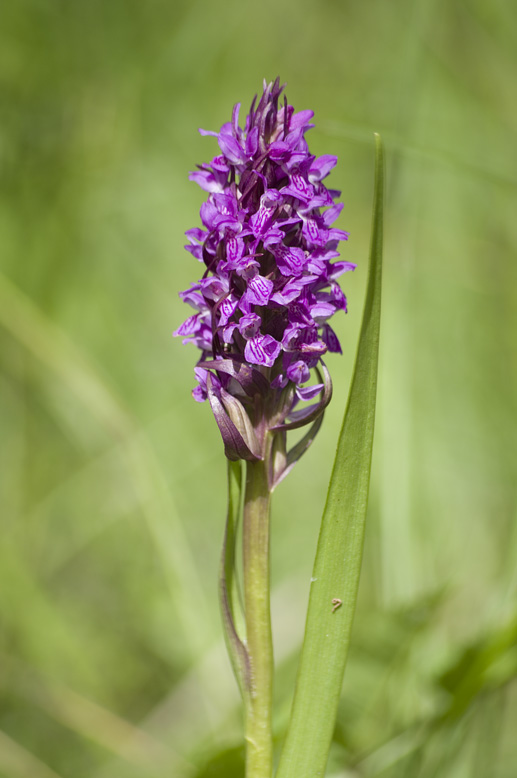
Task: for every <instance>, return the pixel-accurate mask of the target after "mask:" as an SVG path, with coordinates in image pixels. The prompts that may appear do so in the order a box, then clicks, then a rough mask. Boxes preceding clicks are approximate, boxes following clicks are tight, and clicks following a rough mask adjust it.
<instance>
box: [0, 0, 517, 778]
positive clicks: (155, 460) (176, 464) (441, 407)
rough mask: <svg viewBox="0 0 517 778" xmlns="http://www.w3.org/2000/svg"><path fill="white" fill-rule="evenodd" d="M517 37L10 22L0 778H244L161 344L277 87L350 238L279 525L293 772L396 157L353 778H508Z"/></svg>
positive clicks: (516, 608) (216, 453) (513, 689)
mask: <svg viewBox="0 0 517 778" xmlns="http://www.w3.org/2000/svg"><path fill="white" fill-rule="evenodd" d="M516 60H517V17H516V12H515V8H514V6H513V4H512V3H511V2H510V0H490V2H489V0H459V2H456V3H450V2H446V1H445V0H399V2H393V3H386V2H381V0H370V1H369V2H364V3H359V2H348V1H345V2H337V0H320V2H318V3H310V2H308V0H300V1H299V2H298V3H296V4H294V3H288V2H274V3H273V2H271V0H264V2H263V3H261V4H260V7H259V6H258V5H257V4H252V3H247V2H242V0H239V1H238V0H228V2H227V3H226V4H224V5H221V4H217V3H209V2H208V0H198V2H195V1H194V2H186V0H174V2H169V1H166V0H149V1H148V2H139V1H138V0H109V2H105V1H104V0H87V1H86V0H73V1H72V2H70V0H7V1H6V2H5V3H3V4H2V8H1V10H0V87H1V88H0V113H1V121H0V187H1V195H0V254H1V274H0V430H1V438H0V439H1V446H0V491H1V513H2V516H1V520H2V529H1V538H2V539H1V542H0V622H1V632H0V661H1V674H0V776H2V778H29V777H30V778H158V776H160V778H163V776H165V775H167V776H174V778H176V777H177V778H209V777H211V776H214V778H215V776H220V777H221V778H235V777H237V776H239V777H240V776H242V725H241V719H240V710H239V700H238V695H237V690H236V686H235V683H234V680H233V678H232V676H231V671H230V669H229V663H228V661H227V659H226V657H225V654H224V648H223V641H222V635H221V629H220V625H219V614H218V606H217V595H216V578H217V567H218V558H219V548H220V544H221V539H222V530H223V516H224V501H225V495H224V484H225V463H224V461H223V456H222V446H221V442H220V440H219V438H218V433H217V431H216V428H215V424H214V422H213V420H212V419H211V415H210V411H209V409H208V408H207V407H205V406H199V405H197V404H196V403H194V401H193V400H192V399H191V397H190V388H191V386H192V385H193V374H192V367H193V364H194V360H195V358H196V355H195V353H194V349H192V348H183V347H182V346H181V344H180V342H179V341H173V340H171V338H170V332H171V331H172V329H174V328H175V327H176V326H178V324H179V323H180V322H181V321H182V320H183V318H184V316H185V310H184V306H183V304H182V303H181V302H180V301H179V299H178V297H177V292H178V290H179V289H183V288H185V287H186V286H187V285H188V284H189V283H190V281H191V280H193V279H194V278H195V277H196V272H197V267H196V265H195V263H193V261H192V259H191V257H190V256H189V255H188V254H187V253H186V252H184V251H183V248H182V246H183V232H184V231H185V230H186V229H188V228H189V227H191V226H194V225H195V224H197V223H198V209H199V205H200V203H201V201H202V194H201V193H200V191H199V190H197V187H196V186H195V185H194V184H189V182H188V181H187V174H188V171H189V170H190V169H192V167H193V165H194V164H195V163H196V162H201V161H204V160H208V159H209V158H211V156H212V154H213V153H215V145H214V142H213V140H212V139H210V138H201V137H200V136H199V135H198V134H197V132H196V128H197V127H200V126H201V127H206V128H207V129H218V128H219V127H220V125H221V124H222V123H223V122H224V121H226V120H227V119H228V117H229V115H230V111H231V107H232V105H233V103H234V102H236V101H237V100H242V101H243V104H244V106H247V104H248V103H249V102H250V101H251V98H252V96H253V94H254V93H255V92H256V91H257V90H259V89H260V85H261V81H262V78H263V77H267V78H268V79H269V78H274V77H275V76H276V75H277V73H278V74H279V75H280V77H281V78H282V79H283V80H285V81H287V82H288V89H287V94H288V97H289V100H290V102H291V103H293V104H294V105H295V106H296V107H297V108H298V109H302V108H308V107H311V108H313V109H314V110H315V112H316V123H317V127H316V129H315V130H313V131H311V136H312V137H311V138H310V141H311V148H313V149H314V151H315V152H316V153H335V154H338V156H339V158H340V163H339V166H338V168H337V171H336V172H334V173H333V177H332V181H333V183H334V185H335V186H337V187H339V188H341V189H342V190H343V197H344V200H345V203H346V208H345V211H344V215H343V217H342V218H341V221H340V226H343V227H346V228H347V229H349V230H350V232H351V239H350V241H349V244H348V246H347V248H346V250H345V255H346V258H347V259H350V260H355V261H357V262H358V263H359V267H358V269H357V271H356V272H355V273H354V274H353V275H352V276H351V277H350V278H347V279H346V284H345V286H346V292H347V294H348V296H349V304H350V313H349V314H348V316H346V317H345V316H343V317H342V318H341V320H340V321H339V325H338V327H337V329H338V331H339V334H340V337H341V338H342V341H343V343H344V348H345V354H344V356H343V357H342V358H339V357H335V358H334V359H333V360H332V361H331V363H330V368H331V371H332V374H333V377H334V383H335V398H334V401H333V403H332V406H331V408H330V409H329V412H328V414H327V420H326V423H325V425H324V429H323V431H322V432H321V434H320V437H319V439H318V441H317V442H316V444H315V446H314V448H313V449H312V450H311V452H310V454H309V455H308V456H307V457H306V459H305V460H303V461H302V462H301V463H300V465H299V466H298V467H297V469H296V470H295V471H294V472H293V474H292V475H291V476H290V477H289V479H287V481H286V482H285V483H284V484H283V485H282V486H281V487H280V488H279V490H278V493H277V494H276V495H275V505H274V516H273V520H274V530H273V533H274V534H273V568H274V569H273V589H274V593H273V611H274V621H275V650H276V655H277V663H278V672H277V677H278V682H277V688H276V695H277V718H276V733H277V737H278V742H279V743H280V742H281V739H282V735H283V732H284V729H285V723H286V720H287V716H288V713H289V705H290V699H291V694H292V689H293V681H294V675H295V669H296V660H297V656H298V649H299V642H300V638H301V635H302V631H303V622H304V610H305V605H306V600H307V595H308V587H309V578H310V574H311V566H312V558H313V553H314V549H315V540H316V537H317V531H318V523H319V518H320V515H321V510H322V506H323V501H324V496H325V489H326V482H327V479H328V473H329V467H330V463H331V461H332V458H333V449H334V446H335V440H336V436H337V428H338V425H339V423H340V419H341V415H342V413H343V409H344V402H345V397H346V392H347V387H348V380H349V376H350V370H351V362H352V359H353V353H354V349H355V339H356V336H357V332H358V325H359V319H360V313H361V307H362V300H363V293H364V287H365V278H366V257H367V250H368V240H369V223H370V207H371V196H372V177H373V140H372V133H373V131H379V132H380V133H381V134H382V136H383V138H384V141H385V144H386V147H387V151H388V171H387V173H388V191H387V202H386V219H387V227H386V253H385V268H386V270H385V297H384V311H383V317H384V318H383V332H382V343H381V352H382V353H381V380H380V387H379V404H378V426H377V432H376V448H375V455H374V466H373V483H372V494H371V500H370V511H369V519H368V521H369V525H368V530H367V542H366V556H365V564H364V570H363V577H362V582H361V594H360V603H359V610H358V615H357V619H356V624H355V629H354V636H353V645H352V651H351V657H350V661H349V664H348V668H347V673H346V679H345V685H344V689H343V697H342V705H341V709H340V715H339V720H338V725H337V728H336V734H335V744H334V747H333V751H332V754H331V761H330V763H329V776H333V778H352V777H353V778H359V777H361V778H363V777H364V778H373V776H383V777H384V778H431V777H434V776H440V778H488V777H490V778H515V774H516V764H517V741H516V739H515V732H516V731H517V683H516V675H517V597H516V594H517V572H516V571H517V529H516V526H517V525H516V521H515V519H516V512H517V499H516V498H517V453H516V452H517V446H516V443H517V440H516V438H517V436H516V424H515V419H516V412H517V408H516V405H517V338H516V333H517V264H516V262H515V249H516V246H517V220H516V218H515V214H516V210H517V186H516V184H517V172H516V171H517V151H516V144H515V137H516V132H517V102H516V101H515V81H516V77H517V68H516Z"/></svg>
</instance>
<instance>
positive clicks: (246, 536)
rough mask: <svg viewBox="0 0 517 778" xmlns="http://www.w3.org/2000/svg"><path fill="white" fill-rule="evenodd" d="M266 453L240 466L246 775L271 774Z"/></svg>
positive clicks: (257, 777) (258, 777) (263, 777)
mask: <svg viewBox="0 0 517 778" xmlns="http://www.w3.org/2000/svg"><path fill="white" fill-rule="evenodd" d="M266 451H267V453H266V456H265V457H264V459H263V460H262V461H259V462H247V464H246V491H245V495H244V515H243V578H244V602H245V612H246V635H247V641H246V642H247V651H248V655H249V662H250V671H251V679H250V681H251V683H250V689H249V697H248V700H247V706H246V707H247V710H246V778H271V775H272V771H273V739H272V733H271V708H272V695H273V641H272V637H271V616H270V605H269V518H270V503H271V492H270V488H269V481H268V471H269V458H270V452H271V445H270V441H267V445H266Z"/></svg>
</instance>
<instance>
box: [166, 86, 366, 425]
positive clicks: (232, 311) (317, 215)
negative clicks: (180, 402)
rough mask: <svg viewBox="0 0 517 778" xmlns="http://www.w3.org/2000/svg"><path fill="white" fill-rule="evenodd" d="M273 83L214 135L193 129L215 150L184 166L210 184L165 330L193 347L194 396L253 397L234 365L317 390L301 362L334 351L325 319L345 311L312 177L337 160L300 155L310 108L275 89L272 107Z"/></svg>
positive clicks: (342, 266)
mask: <svg viewBox="0 0 517 778" xmlns="http://www.w3.org/2000/svg"><path fill="white" fill-rule="evenodd" d="M282 91H283V87H282V86H280V83H279V79H277V80H276V81H275V82H274V83H270V84H266V83H265V82H264V91H263V94H262V96H261V98H260V100H259V101H258V103H257V98H256V97H255V99H254V100H253V103H252V105H251V108H250V112H249V114H248V116H247V117H246V122H245V127H244V129H241V127H240V126H239V108H240V104H237V105H236V106H235V107H234V109H233V115H232V121H231V122H228V123H227V124H224V125H223V127H222V128H221V130H220V132H219V133H215V132H207V131H205V130H200V132H201V134H202V135H213V136H214V137H216V138H217V141H218V144H219V148H220V151H221V153H220V154H219V155H218V156H216V157H215V158H214V159H213V160H212V162H211V163H210V164H203V165H199V166H198V170H197V171H195V172H193V173H191V174H190V179H191V180H192V181H195V182H196V183H197V184H199V186H200V187H201V188H202V189H204V190H205V191H206V192H208V193H209V194H208V199H207V200H206V202H204V203H203V205H202V206H201V212H200V215H201V221H202V223H203V228H199V227H195V228H193V229H191V230H188V232H187V233H186V235H187V237H188V239H189V245H188V246H186V249H187V250H188V251H189V252H190V253H191V254H193V256H194V257H195V258H196V259H197V260H199V262H200V263H202V264H203V265H204V273H203V277H202V278H201V279H200V280H199V281H197V282H196V283H195V284H193V285H192V286H191V287H190V288H189V289H187V290H186V291H184V292H181V293H180V297H181V298H182V299H183V300H184V301H185V302H186V303H188V304H189V305H191V306H192V307H193V308H194V309H195V313H194V314H193V315H192V316H190V317H189V318H188V319H187V320H186V321H185V322H184V323H183V324H182V325H181V327H179V329H178V330H177V331H176V332H175V333H174V334H175V335H181V336H183V337H184V342H190V343H194V345H196V346H197V347H198V348H199V349H200V350H201V358H200V362H199V364H198V367H197V368H196V369H195V372H196V377H197V380H198V386H197V387H196V388H195V389H194V391H193V395H194V397H195V399H196V400H198V401H203V400H205V399H206V398H207V396H210V394H211V393H213V392H215V393H216V395H217V398H216V400H220V399H221V391H222V392H223V393H224V395H227V394H228V393H229V394H232V395H237V396H238V395H239V392H241V393H242V391H243V393H244V394H243V396H246V395H247V396H248V397H249V396H250V395H252V391H251V390H250V389H249V386H247V385H246V381H244V382H243V381H242V380H241V381H239V378H238V374H239V373H241V374H242V375H244V373H245V374H246V375H247V376H250V375H252V376H253V384H254V388H255V389H256V388H257V387H258V386H261V387H264V386H267V390H268V391H269V392H270V393H271V392H272V391H273V390H276V392H277V393H278V394H280V393H281V392H282V390H284V389H285V388H286V387H292V388H293V389H294V390H295V391H294V393H293V394H292V396H293V404H295V403H296V402H297V400H308V399H311V398H313V397H315V396H316V394H317V393H318V392H321V391H322V389H323V385H322V384H321V383H320V384H318V385H316V386H315V387H303V386H302V385H303V384H305V383H306V382H307V381H308V380H309V378H310V371H311V369H312V368H315V367H317V366H318V364H319V363H320V361H321V357H322V355H323V354H325V352H327V351H333V352H341V347H340V344H339V341H338V339H337V336H336V334H335V333H334V331H333V330H332V328H331V327H330V326H329V324H328V320H329V319H330V317H331V316H332V315H333V314H334V313H336V311H339V310H344V311H346V297H345V295H344V294H343V292H342V290H341V288H340V286H339V284H338V283H337V279H338V277H339V276H340V275H341V274H342V273H344V272H345V271H347V270H353V269H354V267H355V265H353V264H352V263H350V262H344V261H335V260H336V258H337V257H338V256H339V253H338V251H337V247H338V244H339V242H340V241H342V240H346V239H347V237H348V234H347V233H346V232H344V231H343V230H340V229H336V228H335V227H333V226H332V225H333V224H334V222H335V221H336V219H337V217H338V216H339V214H340V212H341V210H342V208H343V205H342V204H336V203H335V202H334V201H335V199H336V198H337V197H339V195H340V192H338V191H336V190H333V189H327V187H326V186H325V184H324V183H323V180H324V179H325V178H326V176H327V175H328V174H329V172H330V171H331V170H332V168H333V167H334V166H335V164H336V162H337V158H336V157H334V156H331V155H323V156H321V157H315V156H313V155H311V154H310V152H309V149H308V146H307V142H306V140H305V133H306V131H307V130H309V129H310V128H311V127H313V126H314V125H312V124H311V123H310V121H311V119H312V117H313V112H312V111H300V112H299V113H295V112H294V109H293V108H292V106H290V105H288V104H287V101H286V99H285V97H284V98H283V104H282V105H279V98H280V96H281V93H282ZM209 360H211V361H209ZM209 368H210V369H211V371H212V372H211V373H209V372H208V369H209ZM250 369H251V372H250ZM257 374H260V375H259V376H258V378H257ZM257 382H258V383H257ZM232 387H233V389H232ZM212 407H213V405H212ZM291 410H292V409H291ZM220 426H221V425H220Z"/></svg>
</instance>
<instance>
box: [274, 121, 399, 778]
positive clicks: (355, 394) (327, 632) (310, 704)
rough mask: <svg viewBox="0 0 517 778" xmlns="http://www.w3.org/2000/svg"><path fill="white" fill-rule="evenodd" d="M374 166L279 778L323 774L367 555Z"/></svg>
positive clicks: (376, 311)
mask: <svg viewBox="0 0 517 778" xmlns="http://www.w3.org/2000/svg"><path fill="white" fill-rule="evenodd" d="M375 144H376V163H375V188H374V201H373V226H372V237H371V247H370V265H369V274H368V285H367V291H366V300H365V306H364V312H363V320H362V325H361V333H360V337H359V344H358V348H357V355H356V361H355V367H354V373H353V377H352V383H351V386H350V393H349V397H348V403H347V407H346V411H345V417H344V421H343V426H342V428H341V433H340V435H339V440H338V446H337V452H336V458H335V461H334V467H333V470H332V475H331V478H330V483H329V490H328V495H327V502H326V505H325V510H324V512H323V518H322V522H321V529H320V536H319V540H318V548H317V551H316V559H315V563H314V573H313V578H312V583H311V593H310V597H309V608H308V612H307V622H306V626H305V639H304V643H303V648H302V655H301V659H300V666H299V669H298V678H297V684H296V692H295V696H294V702H293V709H292V712H291V719H290V723H289V728H288V732H287V737H286V741H285V744H284V748H283V751H282V755H281V759H280V764H279V767H278V772H277V778H316V776H323V775H324V773H325V767H326V764H327V759H328V753H329V750H330V744H331V742H332V734H333V731H334V724H335V719H336V714H337V707H338V702H339V697H340V693H341V685H342V681H343V673H344V670H345V663H346V657H347V652H348V645H349V642H350V632H351V629H352V621H353V617H354V611H355V605H356V600H357V590H358V586H359V575H360V572H361V560H362V555H363V539H364V525H365V518H366V506H367V501H368V487H369V482H370V466H371V458H372V446H373V428H374V421H375V398H376V392H377V361H378V348H379V327H380V311H381V268H382V204H383V175H384V165H383V152H382V144H381V140H380V137H379V136H378V135H376V136H375Z"/></svg>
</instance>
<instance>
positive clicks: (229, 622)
mask: <svg viewBox="0 0 517 778" xmlns="http://www.w3.org/2000/svg"><path fill="white" fill-rule="evenodd" d="M241 493H242V465H241V461H240V460H238V461H237V462H232V461H230V460H228V512H227V516H226V527H225V531H224V541H223V551H222V555H221V570H220V576H219V603H220V607H221V616H222V620H223V628H224V637H225V641H226V648H227V650H228V655H229V657H230V662H231V665H232V669H233V672H234V675H235V678H236V680H237V684H238V686H239V690H240V692H241V695H242V698H243V700H245V699H246V696H247V694H248V693H249V683H250V668H249V657H248V652H247V651H246V645H245V636H244V619H243V616H242V614H241V606H240V602H239V592H238V586H237V580H236V570H235V542H236V535H237V526H238V523H239V517H240V506H241Z"/></svg>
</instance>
